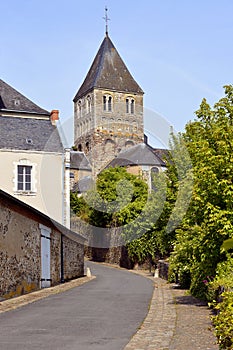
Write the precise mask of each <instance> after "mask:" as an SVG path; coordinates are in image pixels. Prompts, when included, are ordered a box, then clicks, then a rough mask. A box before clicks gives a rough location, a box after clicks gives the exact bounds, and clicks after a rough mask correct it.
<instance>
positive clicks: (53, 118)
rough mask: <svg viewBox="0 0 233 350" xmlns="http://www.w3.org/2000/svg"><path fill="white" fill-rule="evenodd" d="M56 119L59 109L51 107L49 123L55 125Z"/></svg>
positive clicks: (57, 118)
mask: <svg viewBox="0 0 233 350" xmlns="http://www.w3.org/2000/svg"><path fill="white" fill-rule="evenodd" d="M57 120H59V111H58V110H57V109H53V110H52V111H51V113H50V121H51V124H52V125H56V121H57Z"/></svg>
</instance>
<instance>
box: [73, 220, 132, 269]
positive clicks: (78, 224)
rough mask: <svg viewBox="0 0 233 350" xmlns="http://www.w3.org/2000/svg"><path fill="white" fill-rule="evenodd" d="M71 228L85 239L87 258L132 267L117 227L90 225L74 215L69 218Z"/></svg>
mask: <svg viewBox="0 0 233 350" xmlns="http://www.w3.org/2000/svg"><path fill="white" fill-rule="evenodd" d="M71 229H72V231H74V232H77V233H79V234H81V235H82V236H84V237H85V238H86V239H87V241H86V243H85V250H84V251H85V256H86V257H87V258H88V259H90V260H93V261H98V262H107V263H110V264H117V265H119V266H121V267H125V268H132V267H133V263H132V261H131V260H130V258H129V256H128V252H127V249H126V247H125V246H124V244H123V241H122V239H121V235H120V232H119V230H118V229H117V230H116V229H115V228H110V229H104V230H102V229H99V228H98V227H92V226H91V225H88V224H86V223H85V222H84V221H82V220H79V218H78V217H76V216H73V217H72V218H71Z"/></svg>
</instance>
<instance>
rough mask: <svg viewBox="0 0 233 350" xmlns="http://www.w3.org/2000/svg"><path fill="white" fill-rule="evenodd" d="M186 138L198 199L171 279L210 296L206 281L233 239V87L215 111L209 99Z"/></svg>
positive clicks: (174, 258)
mask: <svg viewBox="0 0 233 350" xmlns="http://www.w3.org/2000/svg"><path fill="white" fill-rule="evenodd" d="M196 115H197V119H196V120H195V121H194V122H190V123H189V124H187V126H186V130H185V133H184V134H183V138H184V141H185V143H186V147H187V149H188V151H189V154H190V157H191V160H192V164H193V174H194V182H193V195H192V200H191V203H190V206H189V209H188V211H187V213H186V215H185V217H184V219H183V222H182V225H180V227H179V229H178V230H177V236H176V238H177V240H176V243H175V247H174V252H173V253H172V256H171V258H170V263H171V264H170V279H171V280H172V279H174V276H175V275H176V274H178V275H179V277H182V275H183V273H185V274H186V275H187V276H188V278H190V289H191V292H192V293H193V294H194V295H196V296H198V297H201V298H207V297H208V288H207V286H206V284H205V283H203V281H205V280H206V278H207V276H215V273H216V268H217V265H218V263H219V262H221V261H224V260H225V259H226V254H225V252H223V251H222V250H221V246H222V244H223V242H224V241H225V240H226V239H229V238H232V237H233V201H232V197H233V181H232V179H233V152H232V149H233V87H232V86H226V87H225V97H224V98H222V99H220V101H219V102H217V103H216V104H215V106H214V108H213V109H211V108H210V106H209V105H208V104H207V102H206V100H205V99H203V101H202V103H201V106H200V109H199V110H198V111H197V112H196Z"/></svg>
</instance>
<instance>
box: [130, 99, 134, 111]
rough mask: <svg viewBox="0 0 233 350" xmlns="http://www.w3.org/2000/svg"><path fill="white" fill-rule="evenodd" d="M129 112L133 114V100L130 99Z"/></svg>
mask: <svg viewBox="0 0 233 350" xmlns="http://www.w3.org/2000/svg"><path fill="white" fill-rule="evenodd" d="M130 113H131V114H134V100H133V99H132V100H131V104H130Z"/></svg>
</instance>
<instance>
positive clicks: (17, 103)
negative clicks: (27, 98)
mask: <svg viewBox="0 0 233 350" xmlns="http://www.w3.org/2000/svg"><path fill="white" fill-rule="evenodd" d="M14 104H15V106H16V107H18V106H20V99H19V98H16V99H15V100H14Z"/></svg>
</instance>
